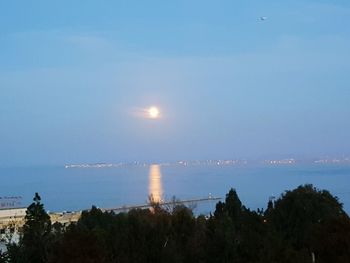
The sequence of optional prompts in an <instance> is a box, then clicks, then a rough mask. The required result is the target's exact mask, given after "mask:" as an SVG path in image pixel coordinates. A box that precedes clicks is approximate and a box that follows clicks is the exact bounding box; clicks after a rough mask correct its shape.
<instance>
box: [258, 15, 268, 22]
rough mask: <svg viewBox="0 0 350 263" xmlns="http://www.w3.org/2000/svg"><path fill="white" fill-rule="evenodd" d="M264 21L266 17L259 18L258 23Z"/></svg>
mask: <svg viewBox="0 0 350 263" xmlns="http://www.w3.org/2000/svg"><path fill="white" fill-rule="evenodd" d="M266 19H267V16H261V17H260V18H259V20H260V21H265V20H266Z"/></svg>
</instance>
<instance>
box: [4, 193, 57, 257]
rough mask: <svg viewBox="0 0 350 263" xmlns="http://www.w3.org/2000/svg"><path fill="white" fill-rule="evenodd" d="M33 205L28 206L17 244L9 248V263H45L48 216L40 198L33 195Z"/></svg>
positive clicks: (48, 234)
mask: <svg viewBox="0 0 350 263" xmlns="http://www.w3.org/2000/svg"><path fill="white" fill-rule="evenodd" d="M33 201H34V202H33V203H32V204H31V205H30V206H28V208H27V211H26V216H25V224H24V226H23V230H22V231H23V232H22V236H21V238H20V241H19V244H18V245H16V244H11V245H10V246H9V257H10V258H11V262H28V263H31V262H33V263H42V262H47V255H48V248H49V245H50V236H51V221H50V216H49V215H48V214H47V213H46V211H45V209H44V205H43V204H41V202H40V201H41V198H40V196H39V194H38V193H35V196H34V198H33Z"/></svg>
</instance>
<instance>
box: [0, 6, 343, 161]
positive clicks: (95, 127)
mask: <svg viewBox="0 0 350 263" xmlns="http://www.w3.org/2000/svg"><path fill="white" fill-rule="evenodd" d="M261 16H266V17H267V19H266V20H265V21H259V17H261ZM151 105H157V106H159V108H160V109H161V112H162V119H160V120H149V119H142V118H139V117H137V116H135V114H133V112H134V111H135V109H138V108H145V107H148V106H151ZM343 154H346V155H347V154H350V2H349V1H348V0H343V1H341V0H338V1H337V0H333V1H332V0H328V1H325V0H324V1H322V0H317V1H316V0H315V1H312V0H298V1H296V0H285V1H281V0H276V1H271V0H265V1H261V0H256V1H232V0H227V1H219V0H216V1H205V0H198V1H197V0H183V1H175V0H174V1H164V0H159V1H153V0H148V1H141V0H140V1H131V0H127V1H97V0H96V1H87V0H84V1H71V0H69V1H68V0H67V1H63V0H60V1H46V0H45V1H44V0H42V1H16V0H11V1H1V2H0V165H6V164H10V165H29V164H45V163H47V164H63V163H80V162H118V161H132V160H140V161H168V160H169V161H172V160H178V159H209V158H242V157H243V158H259V157H265V156H289V155H293V156H294V155H295V156H326V155H343Z"/></svg>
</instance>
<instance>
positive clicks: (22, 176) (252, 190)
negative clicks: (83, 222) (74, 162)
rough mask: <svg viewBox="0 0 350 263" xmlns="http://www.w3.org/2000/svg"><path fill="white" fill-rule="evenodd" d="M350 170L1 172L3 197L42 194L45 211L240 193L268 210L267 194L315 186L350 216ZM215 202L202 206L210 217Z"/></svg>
mask: <svg viewBox="0 0 350 263" xmlns="http://www.w3.org/2000/svg"><path fill="white" fill-rule="evenodd" d="M349 179H350V166H340V165H327V166H326V165H309V166H277V167H276V166H275V167H268V166H265V167H263V166H261V167H250V166H241V167H234V166H226V167H225V166H220V167H217V166H194V167H180V166H151V167H128V168H126V167H123V168H103V169H96V168H85V169H65V168H64V167H31V168H28V167H27V168H0V180H1V183H0V196H22V197H23V201H22V205H23V206H27V205H28V204H29V203H30V202H31V200H32V197H33V195H34V193H35V192H39V193H40V195H41V196H42V199H43V202H44V204H45V207H46V209H47V210H50V211H63V210H67V211H72V210H79V209H85V208H89V207H91V205H93V204H94V205H96V206H98V207H106V208H107V207H118V206H122V205H129V204H143V203H145V202H146V201H147V199H148V195H149V194H150V193H152V194H153V197H154V198H155V199H161V198H165V199H168V198H171V197H172V196H176V197H177V198H179V199H186V198H198V197H205V196H208V194H209V193H211V194H212V195H213V196H218V197H224V196H225V194H226V193H227V192H228V190H229V188H231V187H233V188H235V189H236V190H237V192H238V194H239V197H240V198H241V200H242V202H243V203H244V204H245V205H246V206H247V207H249V208H252V209H256V208H265V207H266V203H267V200H268V198H269V196H272V195H274V196H279V195H280V193H282V192H283V191H284V190H287V189H293V188H295V187H296V186H298V185H300V184H305V183H312V184H314V185H315V186H316V187H318V188H322V189H327V190H329V191H331V193H332V194H334V195H336V196H338V197H339V198H340V201H341V202H342V203H344V207H345V210H346V211H347V212H348V213H349V212H350V183H349V182H350V180H349ZM214 205H215V203H213V204H202V205H199V206H198V207H197V211H196V212H197V213H207V212H209V211H210V210H211V209H213V208H214Z"/></svg>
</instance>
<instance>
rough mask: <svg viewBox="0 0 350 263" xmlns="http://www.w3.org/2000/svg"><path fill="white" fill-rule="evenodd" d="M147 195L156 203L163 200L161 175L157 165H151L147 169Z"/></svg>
mask: <svg viewBox="0 0 350 263" xmlns="http://www.w3.org/2000/svg"><path fill="white" fill-rule="evenodd" d="M149 195H150V196H151V198H152V201H154V202H157V203H158V202H160V201H162V199H163V198H162V196H163V187H162V174H161V171H160V165H158V164H152V165H151V166H150V168H149Z"/></svg>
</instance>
